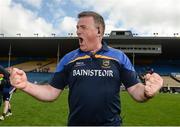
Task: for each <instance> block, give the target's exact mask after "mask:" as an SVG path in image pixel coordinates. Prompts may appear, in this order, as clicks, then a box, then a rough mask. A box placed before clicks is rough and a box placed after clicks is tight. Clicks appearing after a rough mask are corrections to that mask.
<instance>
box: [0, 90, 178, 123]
mask: <svg viewBox="0 0 180 127" xmlns="http://www.w3.org/2000/svg"><path fill="white" fill-rule="evenodd" d="M67 96H68V90H65V91H64V92H63V94H62V95H61V96H60V97H59V98H58V100H56V101H55V102H40V101H38V100H36V99H34V98H33V97H31V96H29V95H27V94H25V93H23V92H21V91H19V90H18V91H17V92H16V93H15V94H14V95H13V97H12V100H11V104H12V112H13V115H12V116H10V117H7V118H6V119H5V120H4V121H0V126H8V125H13V126H57V125H59V126H63V125H66V123H67V115H68V104H67ZM121 104H122V113H121V116H122V118H123V125H125V126H129V125H131V126H136V125H139V126H148V125H150V126H154V125H156V126H179V125H180V94H168V93H164V94H162V93H161V94H158V95H157V96H156V97H155V98H153V99H151V100H150V101H148V102H146V103H137V102H135V101H134V100H133V99H132V98H131V97H130V96H129V95H128V94H127V92H122V93H121ZM0 110H1V112H2V106H1V108H0Z"/></svg>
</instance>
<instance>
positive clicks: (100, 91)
mask: <svg viewBox="0 0 180 127" xmlns="http://www.w3.org/2000/svg"><path fill="white" fill-rule="evenodd" d="M78 18H79V20H78V23H77V26H76V27H77V35H78V38H79V49H77V50H74V51H72V52H70V53H68V54H67V55H65V56H64V57H63V58H62V59H61V61H60V63H59V64H58V66H57V69H56V72H55V73H54V76H53V78H52V80H51V81H50V83H49V84H47V85H36V84H33V83H31V82H29V81H28V80H27V77H26V74H25V72H24V71H22V70H19V69H17V68H13V69H12V70H11V76H10V80H11V83H12V85H13V86H15V87H16V88H19V89H21V90H22V91H24V92H26V93H28V94H30V95H32V96H34V97H35V98H37V99H39V100H42V101H53V100H55V99H56V98H57V97H58V96H59V95H60V94H61V92H62V91H63V89H64V88H65V86H66V85H68V87H69V98H68V99H69V100H68V101H69V109H70V110H69V111H70V112H69V118H68V125H70V126H73V125H74V126H75V125H76V126H77V125H96V126H98V125H101V126H106V125H107V126H119V125H121V123H122V121H121V117H120V112H121V107H120V99H119V92H120V89H119V88H120V85H121V84H122V83H123V84H124V85H125V87H126V89H127V91H128V93H129V94H130V95H131V96H132V97H133V98H134V99H135V100H136V101H139V102H143V101H147V100H148V99H149V98H152V97H153V96H155V94H156V93H157V92H158V91H159V89H160V88H161V87H162V85H163V80H162V78H161V77H160V76H159V75H158V74H156V73H152V74H147V75H146V76H145V84H142V83H141V82H140V81H139V80H138V76H137V74H136V72H135V70H134V68H133V66H132V64H131V63H130V60H129V59H128V57H127V56H126V55H125V54H124V53H123V52H121V51H120V50H117V49H114V48H111V47H108V46H107V45H106V43H105V42H103V41H102V38H103V34H104V31H105V23H104V19H103V17H102V16H101V15H99V14H98V13H96V12H92V11H84V12H81V13H80V14H79V15H78Z"/></svg>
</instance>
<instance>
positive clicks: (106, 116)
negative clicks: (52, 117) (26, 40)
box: [50, 43, 139, 125]
mask: <svg viewBox="0 0 180 127" xmlns="http://www.w3.org/2000/svg"><path fill="white" fill-rule="evenodd" d="M138 82H139V80H138V78H137V74H136V72H135V70H134V67H133V66H132V64H131V63H130V61H129V59H128V58H127V56H126V55H125V54H124V53H123V52H121V51H120V50H116V49H113V48H111V47H108V46H107V45H106V44H105V43H103V47H102V49H101V50H100V51H98V52H97V53H96V54H91V53H90V52H83V51H81V50H80V49H77V50H75V51H72V52H70V53H69V54H67V55H66V56H64V57H63V58H62V60H61V61H60V63H59V65H58V66H57V69H56V72H55V74H54V77H53V79H52V81H51V82H50V84H51V85H52V86H53V87H55V88H58V89H64V87H65V86H66V85H68V87H69V109H70V113H69V119H68V125H120V123H121V119H120V116H119V115H120V112H121V111H120V97H119V92H120V85H121V83H123V84H124V85H125V87H126V88H128V87H131V86H132V85H135V84H136V83H138Z"/></svg>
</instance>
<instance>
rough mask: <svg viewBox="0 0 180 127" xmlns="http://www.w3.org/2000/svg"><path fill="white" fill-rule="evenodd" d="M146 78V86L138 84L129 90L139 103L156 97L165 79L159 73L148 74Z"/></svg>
mask: <svg viewBox="0 0 180 127" xmlns="http://www.w3.org/2000/svg"><path fill="white" fill-rule="evenodd" d="M144 78H145V84H142V83H137V84H135V85H133V86H131V87H129V88H128V89H127V90H128V92H129V94H130V95H131V96H132V97H133V98H134V99H135V100H136V101H138V102H144V101H146V100H148V99H150V98H152V97H153V96H155V95H156V93H157V92H158V91H159V90H160V88H161V87H162V85H163V79H162V78H161V76H160V75H158V74H157V73H152V74H146V75H145V77H144Z"/></svg>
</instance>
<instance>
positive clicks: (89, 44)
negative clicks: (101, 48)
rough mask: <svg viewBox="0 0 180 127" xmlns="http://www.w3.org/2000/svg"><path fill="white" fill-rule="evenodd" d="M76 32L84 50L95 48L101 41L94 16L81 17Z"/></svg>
mask: <svg viewBox="0 0 180 127" xmlns="http://www.w3.org/2000/svg"><path fill="white" fill-rule="evenodd" d="M76 32H77V35H78V37H79V46H80V49H81V50H82V51H93V50H95V48H96V47H97V45H98V43H99V41H98V39H99V37H98V29H97V27H96V25H95V23H94V19H93V17H90V16H86V17H81V18H79V21H78V23H77V31H76Z"/></svg>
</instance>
